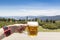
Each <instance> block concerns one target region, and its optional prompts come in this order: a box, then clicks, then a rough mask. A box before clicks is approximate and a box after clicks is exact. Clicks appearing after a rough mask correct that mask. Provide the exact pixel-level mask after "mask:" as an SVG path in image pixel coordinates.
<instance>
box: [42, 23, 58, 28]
mask: <svg viewBox="0 0 60 40" xmlns="http://www.w3.org/2000/svg"><path fill="white" fill-rule="evenodd" d="M42 27H43V28H45V29H58V27H57V26H56V25H55V24H45V25H43V26H42Z"/></svg>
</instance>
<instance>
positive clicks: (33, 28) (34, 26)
mask: <svg viewBox="0 0 60 40" xmlns="http://www.w3.org/2000/svg"><path fill="white" fill-rule="evenodd" d="M37 33H38V22H28V35H30V36H36V35H37Z"/></svg>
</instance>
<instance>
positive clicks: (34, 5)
mask: <svg viewBox="0 0 60 40" xmlns="http://www.w3.org/2000/svg"><path fill="white" fill-rule="evenodd" d="M0 14H1V15H0V16H27V15H36V16H37V15H46V16H53V15H60V0H0ZM49 14H50V15H49Z"/></svg>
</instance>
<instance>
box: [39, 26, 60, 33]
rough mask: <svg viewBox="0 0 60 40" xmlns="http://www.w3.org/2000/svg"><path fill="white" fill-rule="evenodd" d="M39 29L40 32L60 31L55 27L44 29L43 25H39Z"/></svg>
mask: <svg viewBox="0 0 60 40" xmlns="http://www.w3.org/2000/svg"><path fill="white" fill-rule="evenodd" d="M38 31H39V32H60V29H54V30H51V29H44V28H42V27H41V26H39V27H38Z"/></svg>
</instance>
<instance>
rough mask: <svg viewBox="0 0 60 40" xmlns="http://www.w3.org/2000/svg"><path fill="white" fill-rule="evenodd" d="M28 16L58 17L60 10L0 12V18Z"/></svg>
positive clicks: (12, 10) (7, 10) (11, 10)
mask: <svg viewBox="0 0 60 40" xmlns="http://www.w3.org/2000/svg"><path fill="white" fill-rule="evenodd" d="M28 15H34V16H35V15H36V16H37V15H45V16H53V15H60V10H57V9H48V10H47V9H46V10H40V9H10V10H9V9H6V10H0V16H28Z"/></svg>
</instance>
